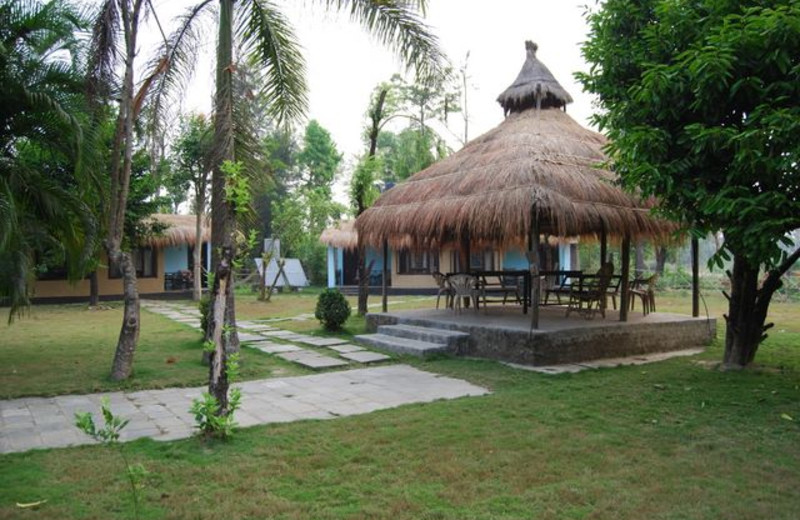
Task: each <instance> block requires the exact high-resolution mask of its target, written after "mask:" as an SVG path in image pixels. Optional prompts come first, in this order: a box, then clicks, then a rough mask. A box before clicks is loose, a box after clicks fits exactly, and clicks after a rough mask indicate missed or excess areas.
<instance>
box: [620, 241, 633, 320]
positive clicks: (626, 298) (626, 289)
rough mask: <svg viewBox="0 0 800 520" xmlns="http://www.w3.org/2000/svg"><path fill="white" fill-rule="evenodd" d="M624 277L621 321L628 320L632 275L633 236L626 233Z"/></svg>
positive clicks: (623, 262)
mask: <svg viewBox="0 0 800 520" xmlns="http://www.w3.org/2000/svg"><path fill="white" fill-rule="evenodd" d="M620 261H621V262H622V270H621V272H620V276H621V277H622V286H621V288H620V290H621V293H622V294H620V298H619V321H628V309H629V308H630V297H631V292H630V275H631V237H629V236H628V235H625V238H623V239H622V259H621V260H620Z"/></svg>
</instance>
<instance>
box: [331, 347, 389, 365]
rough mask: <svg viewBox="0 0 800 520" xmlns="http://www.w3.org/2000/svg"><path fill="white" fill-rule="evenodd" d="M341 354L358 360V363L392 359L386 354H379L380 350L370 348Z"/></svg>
mask: <svg viewBox="0 0 800 520" xmlns="http://www.w3.org/2000/svg"><path fill="white" fill-rule="evenodd" d="M339 355H340V356H341V357H343V358H345V359H349V360H350V361H356V362H358V363H376V362H378V361H386V360H387V359H392V358H391V357H389V356H387V355H386V354H379V353H378V352H371V351H369V350H362V351H359V352H342V353H341V354H339Z"/></svg>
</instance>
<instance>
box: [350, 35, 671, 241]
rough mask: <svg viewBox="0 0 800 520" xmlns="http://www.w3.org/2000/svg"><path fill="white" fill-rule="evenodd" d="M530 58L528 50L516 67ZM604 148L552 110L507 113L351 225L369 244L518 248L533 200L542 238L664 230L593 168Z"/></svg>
mask: <svg viewBox="0 0 800 520" xmlns="http://www.w3.org/2000/svg"><path fill="white" fill-rule="evenodd" d="M531 59H532V58H531V52H530V51H529V55H528V61H526V66H527V64H528V62H529V61H530V60H531ZM534 59H535V58H534ZM541 67H542V69H543V70H545V71H546V69H544V66H543V65H542V66H541ZM523 72H525V67H523ZM548 74H549V73H548ZM520 76H522V74H520ZM504 94H505V93H504ZM567 96H568V95H567ZM502 97H503V96H501V98H502ZM543 106H544V105H543ZM605 142H606V140H605V138H604V137H603V136H602V135H600V134H598V133H596V132H592V131H590V130H587V129H585V128H583V127H582V126H580V125H579V124H578V123H576V122H575V121H574V120H573V119H572V118H570V117H569V116H568V115H567V114H566V112H564V111H563V110H561V109H560V108H557V107H553V108H542V109H541V110H539V109H536V108H529V109H527V110H523V111H522V112H512V113H511V114H510V115H509V116H508V117H507V118H506V119H505V121H503V122H502V123H501V124H500V125H499V126H498V127H496V128H494V129H493V130H490V131H489V132H486V133H485V134H483V135H482V136H480V137H478V138H476V139H474V140H472V141H470V142H469V143H468V144H467V145H466V146H464V148H462V149H461V150H459V151H458V152H456V153H454V154H453V155H451V156H449V157H447V158H445V159H443V160H441V161H439V162H437V163H435V164H433V165H431V166H430V167H428V168H427V169H425V170H422V171H421V172H418V173H416V174H415V175H413V176H412V177H411V178H409V179H408V180H407V181H406V182H403V183H401V184H398V185H397V186H395V187H394V188H392V189H390V190H388V191H387V192H385V193H384V194H382V195H381V196H380V198H378V200H377V201H376V203H375V205H374V206H373V207H372V208H370V209H368V210H367V211H366V212H364V213H363V214H362V215H361V216H360V217H359V218H358V220H357V221H356V226H355V227H356V229H357V231H358V233H360V234H362V239H363V240H364V241H365V243H368V244H372V245H376V246H377V245H379V244H381V243H382V241H383V240H384V239H386V240H389V242H390V243H392V244H398V243H402V242H407V241H408V239H409V237H411V239H412V240H413V243H414V245H415V247H420V248H427V247H442V246H444V245H448V244H455V243H459V242H461V241H462V240H463V239H464V238H466V237H469V239H470V241H471V242H472V243H473V244H476V245H479V244H492V245H497V246H508V245H524V244H525V243H526V238H525V237H527V235H528V233H529V230H530V225H531V206H532V204H534V203H535V206H536V211H537V215H538V220H539V222H540V230H541V232H542V233H545V234H550V235H555V236H559V237H569V236H586V235H595V236H596V235H598V234H600V233H601V232H603V231H605V232H606V233H607V234H608V235H610V236H613V235H617V236H623V235H630V236H631V237H633V238H637V237H656V238H661V237H665V236H666V235H668V234H669V233H671V232H672V231H673V230H674V226H673V225H672V224H670V223H667V222H664V221H660V220H657V219H655V218H653V217H652V216H651V215H650V212H649V209H648V208H649V205H648V204H645V203H642V202H641V201H638V200H637V199H636V198H634V197H632V196H631V195H628V194H627V193H625V192H623V191H622V190H621V189H620V188H619V187H617V186H616V184H615V182H614V180H615V177H614V174H613V173H611V172H609V171H607V170H604V169H602V168H601V163H602V162H603V161H604V160H605V156H604V154H603V152H602V148H603V145H604V144H605Z"/></svg>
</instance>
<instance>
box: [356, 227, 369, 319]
mask: <svg viewBox="0 0 800 520" xmlns="http://www.w3.org/2000/svg"><path fill="white" fill-rule="evenodd" d="M359 242H360V241H359ZM368 298H369V273H367V252H366V248H365V247H364V246H363V245H362V244H360V243H359V246H358V315H359V316H364V315H365V314H367V310H368V306H367V300H368Z"/></svg>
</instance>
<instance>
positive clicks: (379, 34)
mask: <svg viewBox="0 0 800 520" xmlns="http://www.w3.org/2000/svg"><path fill="white" fill-rule="evenodd" d="M325 5H326V6H327V7H328V9H334V10H336V11H343V12H344V11H347V12H349V14H350V19H351V20H352V21H353V22H356V23H359V24H361V26H362V27H364V29H366V30H367V31H368V32H369V33H370V34H372V35H373V36H374V37H376V38H377V39H378V41H379V42H380V43H381V44H383V45H385V46H386V47H388V48H389V49H391V50H392V51H393V52H395V53H396V54H397V55H398V56H400V58H401V59H402V60H403V63H404V64H405V65H406V67H409V68H413V69H414V70H415V71H416V73H417V75H418V76H419V78H420V80H421V81H427V80H430V79H431V78H437V77H440V76H441V75H442V74H443V71H444V69H445V67H446V64H447V58H446V57H445V55H444V53H443V52H442V50H441V49H440V47H439V40H438V38H437V37H436V36H435V35H434V34H433V33H432V32H431V30H430V27H428V25H427V24H425V22H423V21H422V18H421V17H420V16H419V15H418V14H417V12H418V11H419V12H420V14H423V15H424V12H425V8H426V5H427V2H425V1H424V0H419V1H407V0H325Z"/></svg>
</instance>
